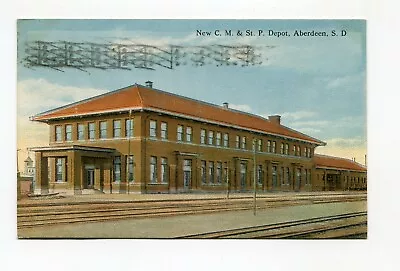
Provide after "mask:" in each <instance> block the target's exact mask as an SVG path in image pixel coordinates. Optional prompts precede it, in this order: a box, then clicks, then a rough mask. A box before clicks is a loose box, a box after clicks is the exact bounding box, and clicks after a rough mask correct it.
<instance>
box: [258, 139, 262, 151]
mask: <svg viewBox="0 0 400 271" xmlns="http://www.w3.org/2000/svg"><path fill="white" fill-rule="evenodd" d="M258 151H262V139H259V140H258Z"/></svg>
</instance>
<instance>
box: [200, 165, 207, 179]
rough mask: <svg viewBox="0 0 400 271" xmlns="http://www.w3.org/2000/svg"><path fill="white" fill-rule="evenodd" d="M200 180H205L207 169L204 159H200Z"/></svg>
mask: <svg viewBox="0 0 400 271" xmlns="http://www.w3.org/2000/svg"><path fill="white" fill-rule="evenodd" d="M201 182H202V183H203V184H205V183H206V182H207V169H206V161H204V160H203V161H201Z"/></svg>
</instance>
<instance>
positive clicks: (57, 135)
mask: <svg viewBox="0 0 400 271" xmlns="http://www.w3.org/2000/svg"><path fill="white" fill-rule="evenodd" d="M55 129H56V131H55V132H56V138H55V139H56V141H62V137H61V125H57V126H56V127H55Z"/></svg>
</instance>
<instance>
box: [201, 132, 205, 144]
mask: <svg viewBox="0 0 400 271" xmlns="http://www.w3.org/2000/svg"><path fill="white" fill-rule="evenodd" d="M200 143H201V144H206V130H204V129H201V131H200Z"/></svg>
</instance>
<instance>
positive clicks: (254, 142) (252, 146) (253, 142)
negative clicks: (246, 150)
mask: <svg viewBox="0 0 400 271" xmlns="http://www.w3.org/2000/svg"><path fill="white" fill-rule="evenodd" d="M251 150H252V151H255V150H256V139H255V138H253V140H252V141H251Z"/></svg>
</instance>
